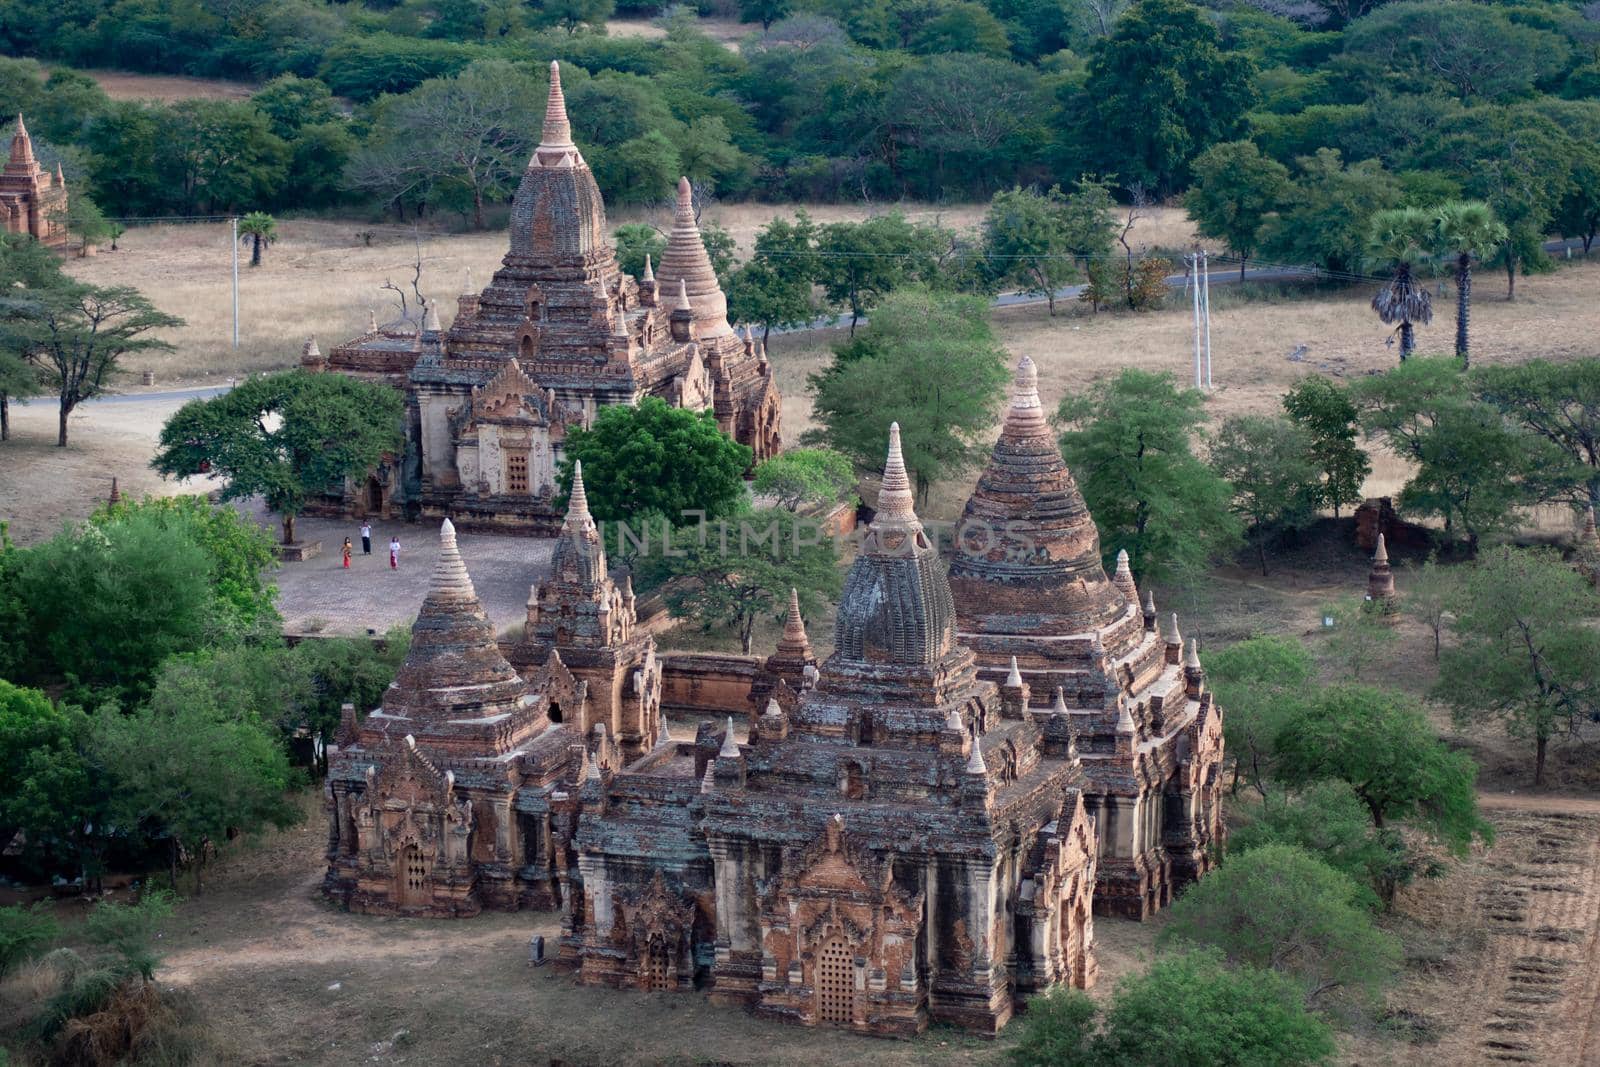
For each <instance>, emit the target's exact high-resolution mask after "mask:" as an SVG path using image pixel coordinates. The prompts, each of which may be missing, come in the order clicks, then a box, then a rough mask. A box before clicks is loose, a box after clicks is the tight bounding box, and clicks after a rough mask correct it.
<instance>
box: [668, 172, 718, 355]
mask: <svg viewBox="0 0 1600 1067" xmlns="http://www.w3.org/2000/svg"><path fill="white" fill-rule="evenodd" d="M658 267H659V275H658V277H657V285H658V287H659V290H658V291H660V292H664V293H672V292H674V291H675V290H676V289H678V288H679V287H680V283H681V285H682V288H683V289H684V291H685V292H687V293H688V295H689V305H690V307H691V308H692V309H693V311H694V322H695V333H696V335H697V336H699V337H723V336H732V334H733V327H732V326H730V325H728V298H727V296H726V295H725V294H724V293H723V291H722V286H721V284H720V283H718V281H717V273H716V271H715V270H713V269H712V267H711V256H710V255H709V254H708V253H707V252H706V245H705V241H704V240H703V239H702V238H701V236H700V227H699V224H698V223H696V222H695V218H694V190H693V188H692V187H691V186H690V185H689V179H688V178H680V179H678V193H677V200H676V202H675V204H674V206H673V211H672V232H671V233H669V234H668V235H667V247H666V250H665V251H663V252H662V253H661V262H660V264H658Z"/></svg>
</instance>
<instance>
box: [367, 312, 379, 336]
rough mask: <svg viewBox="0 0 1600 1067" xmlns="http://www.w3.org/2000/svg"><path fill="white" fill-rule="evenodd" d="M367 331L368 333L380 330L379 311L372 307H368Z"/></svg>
mask: <svg viewBox="0 0 1600 1067" xmlns="http://www.w3.org/2000/svg"><path fill="white" fill-rule="evenodd" d="M367 332H368V333H377V332H378V313H377V312H376V311H374V310H373V309H372V308H368V309H367Z"/></svg>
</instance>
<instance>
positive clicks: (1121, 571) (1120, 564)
mask: <svg viewBox="0 0 1600 1067" xmlns="http://www.w3.org/2000/svg"><path fill="white" fill-rule="evenodd" d="M1111 584H1112V585H1114V586H1116V587H1117V589H1118V591H1120V592H1121V593H1122V595H1123V596H1125V597H1127V598H1128V603H1130V604H1133V605H1136V606H1137V605H1138V603H1139V587H1138V586H1137V585H1135V584H1134V581H1133V568H1132V567H1130V566H1129V565H1128V550H1127V549H1125V548H1119V549H1117V569H1116V573H1114V574H1113V575H1112V576H1111Z"/></svg>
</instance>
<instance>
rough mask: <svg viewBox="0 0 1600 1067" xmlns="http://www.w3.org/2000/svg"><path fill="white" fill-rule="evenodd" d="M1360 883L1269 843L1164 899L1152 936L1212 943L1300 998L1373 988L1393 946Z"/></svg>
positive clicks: (1311, 1000)
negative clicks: (1280, 979) (1164, 911)
mask: <svg viewBox="0 0 1600 1067" xmlns="http://www.w3.org/2000/svg"><path fill="white" fill-rule="evenodd" d="M1362 895H1363V894H1362V889H1361V886H1360V885H1359V884H1358V883H1357V882H1356V881H1355V880H1354V879H1352V878H1351V877H1350V876H1349V875H1347V874H1344V873H1342V872H1340V871H1336V870H1334V869H1333V868H1332V867H1330V866H1328V865H1327V864H1326V863H1324V862H1322V861H1321V860H1319V859H1317V858H1316V857H1315V856H1313V855H1312V854H1311V853H1309V852H1307V851H1306V850H1305V849H1302V848H1299V847H1298V846H1295V845H1282V844H1271V845H1263V846H1261V847H1259V848H1255V849H1252V850H1251V851H1250V852H1249V853H1247V854H1245V855H1243V856H1236V857H1235V858H1233V859H1231V860H1230V861H1229V862H1227V863H1224V864H1223V865H1222V867H1221V868H1220V869H1219V870H1216V871H1213V872H1212V873H1211V874H1210V875H1209V876H1207V877H1206V878H1204V879H1202V880H1200V881H1199V882H1196V883H1195V884H1194V885H1192V886H1190V887H1189V888H1188V889H1187V890H1186V891H1185V892H1184V894H1183V895H1182V896H1181V897H1179V898H1178V899H1177V901H1175V902H1174V903H1173V905H1172V916H1171V920H1170V921H1169V922H1168V924H1167V926H1166V928H1165V929H1163V930H1162V931H1161V937H1160V941H1161V942H1166V943H1172V942H1188V943H1190V944H1195V945H1208V946H1213V947H1215V948H1217V949H1219V950H1220V951H1221V952H1222V954H1223V956H1224V957H1225V958H1226V959H1227V961H1228V962H1229V963H1230V964H1234V965H1239V964H1246V965H1248V966H1251V967H1255V968H1258V969H1260V970H1271V971H1277V972H1278V973H1280V974H1284V975H1287V976H1288V977H1290V978H1292V979H1293V980H1294V981H1295V982H1296V983H1297V984H1298V985H1299V986H1300V987H1301V988H1302V989H1303V990H1304V995H1305V998H1306V1002H1307V1003H1308V1004H1315V1003H1318V1002H1319V1001H1321V1000H1323V998H1324V997H1326V996H1327V995H1328V994H1330V993H1333V992H1334V991H1336V990H1350V991H1358V992H1362V993H1366V994H1369V995H1371V994H1374V993H1376V992H1377V991H1378V990H1379V989H1380V988H1381V987H1382V985H1383V984H1384V982H1385V981H1387V980H1388V979H1389V978H1391V977H1392V976H1393V975H1394V972H1395V970H1396V969H1397V968H1398V966H1399V963H1400V946H1399V944H1398V943H1397V942H1396V941H1395V940H1394V939H1393V938H1392V937H1390V936H1389V935H1388V934H1386V933H1384V932H1383V931H1381V930H1379V929H1378V928H1377V927H1376V926H1374V925H1373V922H1372V914H1371V912H1370V911H1368V910H1367V909H1366V908H1365V907H1363V906H1362Z"/></svg>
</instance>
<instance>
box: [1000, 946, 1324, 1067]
mask: <svg viewBox="0 0 1600 1067" xmlns="http://www.w3.org/2000/svg"><path fill="white" fill-rule="evenodd" d="M1049 996H1052V997H1059V998H1061V999H1062V1000H1065V1001H1068V1002H1069V1003H1067V1004H1064V1005H1063V1004H1057V1005H1056V1006H1054V1007H1052V1008H1050V1009H1047V1010H1046V1011H1045V1012H1042V1013H1041V1014H1040V1015H1039V1017H1038V1019H1037V1020H1035V1019H1034V1016H1033V1013H1032V1012H1029V1014H1028V1015H1026V1016H1024V1017H1023V1020H1022V1028H1023V1037H1022V1041H1021V1042H1020V1043H1019V1044H1018V1046H1017V1050H1016V1052H1015V1053H1014V1059H1013V1062H1015V1063H1017V1064H1018V1065H1019V1067H1111V1065H1113V1064H1134V1063H1138V1064H1180V1063H1182V1064H1190V1063H1195V1064H1198V1063H1204V1064H1215V1065H1217V1067H1305V1065H1309V1064H1322V1063H1327V1062H1329V1061H1330V1060H1331V1059H1332V1056H1333V1053H1334V1043H1333V1033H1332V1031H1331V1030H1330V1029H1329V1027H1328V1025H1327V1023H1325V1022H1323V1021H1322V1020H1321V1019H1319V1018H1317V1017H1316V1016H1315V1015H1312V1014H1310V1013H1309V1012H1307V1011H1306V1009H1305V1007H1304V1005H1303V997H1302V995H1301V991H1300V990H1299V989H1298V988H1297V987H1296V986H1295V984H1294V983H1293V982H1291V981H1289V980H1288V979H1286V978H1283V977H1282V976H1280V975H1277V974H1274V973H1273V972H1271V971H1258V970H1256V969H1255V968H1253V967H1229V966H1227V964H1226V963H1225V962H1224V961H1223V959H1222V957H1221V955H1220V954H1219V953H1216V952H1214V951H1194V952H1185V953H1181V954H1173V955H1167V956H1162V957H1160V958H1158V959H1157V960H1156V961H1155V962H1154V963H1152V964H1151V965H1150V967H1149V968H1148V969H1146V970H1145V971H1143V972H1142V973H1133V974H1130V975H1129V976H1128V977H1126V978H1124V979H1122V981H1120V982H1118V983H1117V989H1116V992H1115V993H1114V994H1113V995H1112V998H1111V1007H1110V1009H1109V1010H1108V1011H1107V1012H1106V1013H1105V1019H1104V1026H1103V1028H1102V1030H1101V1031H1100V1032H1099V1033H1098V1034H1095V1035H1094V1036H1093V1037H1089V1036H1088V1035H1089V1031H1090V1022H1089V1019H1088V1016H1089V1015H1091V1014H1092V1011H1093V1008H1092V1004H1093V1002H1092V1001H1089V1000H1088V997H1087V996H1086V995H1085V994H1083V993H1080V992H1078V991H1076V990H1072V991H1063V992H1060V993H1053V994H1049ZM1086 1002H1087V1003H1086Z"/></svg>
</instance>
